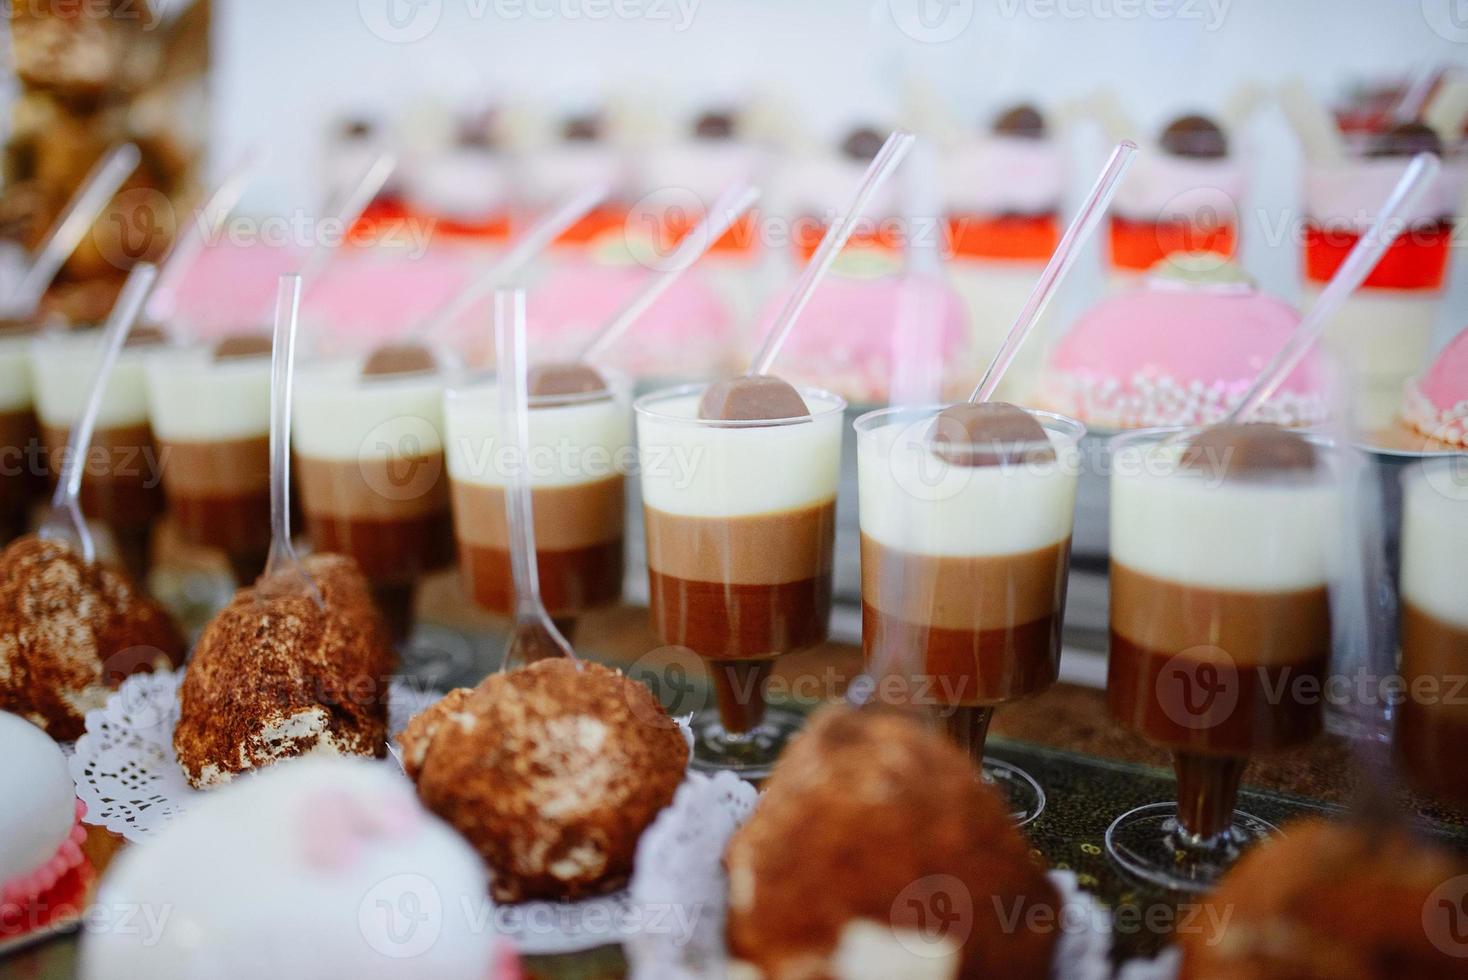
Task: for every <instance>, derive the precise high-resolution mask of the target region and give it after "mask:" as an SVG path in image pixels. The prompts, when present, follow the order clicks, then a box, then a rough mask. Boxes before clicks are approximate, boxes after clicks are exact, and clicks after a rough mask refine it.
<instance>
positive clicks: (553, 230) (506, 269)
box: [413, 184, 612, 340]
mask: <svg viewBox="0 0 1468 980" xmlns="http://www.w3.org/2000/svg"><path fill="white" fill-rule="evenodd" d="M611 192H612V188H611V185H610V184H593V185H592V186H591V187H587V188H584V189H583V190H580V191H578V192H576V193H575V194H573V195H571V196H570V197H568V198H567V199H566V200H565V201H563V202H562V203H561V205H560V206H559V207H557V208H556V209H555V210H553V211H551V212H549V213H547V214H546V215H544V216H543V217H542V218H541V219H540V220H539V221H537V222H536V223H535V224H534V225H533V226H531V228H530V230H528V231H527V232H525V234H524V235H522V236H520V239H519V241H517V242H515V244H514V245H512V246H511V247H510V250H509V251H508V252H506V253H505V254H504V255H503V256H501V257H500V259H499V261H497V262H495V264H494V267H493V268H491V269H490V270H489V271H488V272H487V273H485V274H484V275H482V276H480V277H479V278H478V279H476V280H475V281H474V282H472V283H470V284H469V287H468V288H467V289H465V290H463V291H462V292H460V293H459V294H458V295H456V296H454V298H453V299H451V300H449V301H448V302H447V303H445V304H444V305H443V306H442V307H440V308H439V309H438V311H437V312H435V313H434V314H433V315H432V316H430V317H429V318H428V319H427V320H425V321H424V322H423V325H422V326H421V327H419V328H417V329H415V330H414V331H413V335H414V336H418V337H421V338H423V339H425V340H431V339H433V338H435V337H437V336H438V335H439V334H441V333H442V332H443V331H444V330H446V329H447V328H448V327H449V326H450V325H451V324H453V323H454V322H455V321H457V320H458V319H459V318H460V317H461V316H463V315H464V314H465V313H467V312H468V311H469V310H470V309H472V308H473V307H474V304H475V303H478V302H479V301H480V300H482V299H483V298H484V297H486V296H488V295H489V294H490V293H492V292H494V290H495V289H497V288H499V287H500V286H502V285H504V284H505V283H506V282H508V281H510V279H512V278H513V277H515V276H517V275H519V273H520V272H521V271H522V270H523V269H524V268H525V266H526V265H528V264H529V263H530V261H531V260H532V259H534V258H535V257H536V256H537V255H539V254H540V253H541V252H543V251H545V250H546V249H547V248H549V247H550V246H551V245H552V243H554V242H555V240H556V239H558V238H560V237H561V235H563V234H564V233H565V232H566V230H567V229H569V228H570V227H571V226H572V225H574V224H576V222H578V221H580V220H581V219H582V218H584V217H586V215H587V214H589V213H590V212H591V210H592V208H595V207H596V206H597V205H598V204H600V203H601V202H602V201H605V200H606V199H607V195H608V194H610V193H611Z"/></svg>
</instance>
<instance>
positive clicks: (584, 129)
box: [561, 113, 604, 143]
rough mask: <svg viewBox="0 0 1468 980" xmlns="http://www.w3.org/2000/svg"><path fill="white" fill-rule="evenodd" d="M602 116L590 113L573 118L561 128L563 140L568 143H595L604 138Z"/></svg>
mask: <svg viewBox="0 0 1468 980" xmlns="http://www.w3.org/2000/svg"><path fill="white" fill-rule="evenodd" d="M603 128H604V126H603V123H602V118H601V116H599V115H597V114H595V113H589V114H587V115H583V116H572V117H571V118H569V119H567V120H566V122H565V124H564V125H562V127H561V138H562V139H564V140H565V141H566V142H568V143H595V142H597V141H598V140H600V139H601V138H602V136H603V133H602V130H603Z"/></svg>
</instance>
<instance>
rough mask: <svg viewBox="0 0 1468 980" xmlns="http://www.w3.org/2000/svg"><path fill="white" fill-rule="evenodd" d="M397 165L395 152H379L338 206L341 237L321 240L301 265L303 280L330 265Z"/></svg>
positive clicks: (337, 218)
mask: <svg viewBox="0 0 1468 980" xmlns="http://www.w3.org/2000/svg"><path fill="white" fill-rule="evenodd" d="M397 166H398V158H397V157H396V156H394V155H393V154H391V153H382V154H379V155H378V156H377V157H376V158H375V159H374V160H373V161H372V163H370V164H369V165H368V166H367V169H366V170H365V171H364V172H363V173H362V178H361V179H360V180H358V181H357V184H356V186H355V187H353V188H352V190H351V192H350V193H349V194H348V195H347V196H346V198H345V200H343V202H342V206H341V207H340V208H339V209H338V210H337V213H336V220H337V223H338V224H339V225H341V237H340V238H338V239H336V240H335V241H334V242H333V243H331V244H329V245H328V244H327V243H326V242H325V241H321V242H318V243H317V244H316V247H315V248H314V249H313V250H312V251H311V254H310V256H308V257H307V259H306V262H305V264H304V265H303V266H301V281H302V283H304V284H305V286H309V285H310V284H311V283H313V282H315V280H316V277H317V276H319V275H321V270H323V269H325V268H326V264H327V263H328V262H330V261H331V258H332V256H333V255H335V254H336V252H337V249H338V248H340V247H341V246H343V245H345V244H346V243H347V239H348V238H350V237H351V234H352V228H353V227H354V226H355V225H356V224H357V220H358V219H359V218H361V217H362V214H363V212H365V211H366V210H367V206H368V205H369V204H371V203H372V202H373V201H374V200H376V199H377V195H378V193H379V192H380V191H381V190H382V188H383V187H384V186H385V185H386V184H387V181H388V178H389V177H391V176H392V174H393V171H394V170H396V169H397ZM303 288H304V287H303Z"/></svg>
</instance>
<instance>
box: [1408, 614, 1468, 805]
mask: <svg viewBox="0 0 1468 980" xmlns="http://www.w3.org/2000/svg"><path fill="white" fill-rule="evenodd" d="M1402 678H1403V680H1404V681H1405V682H1406V688H1405V691H1406V700H1405V701H1404V702H1403V704H1402V710H1401V715H1400V720H1399V721H1398V724H1397V754H1398V756H1399V757H1400V758H1401V760H1402V763H1403V764H1404V765H1405V766H1406V769H1407V771H1408V773H1409V774H1410V775H1411V777H1412V780H1413V782H1414V783H1415V784H1416V785H1417V786H1418V788H1420V789H1422V790H1423V791H1425V792H1427V793H1430V794H1432V795H1434V796H1436V797H1439V798H1441V799H1445V800H1450V801H1454V802H1458V803H1468V767H1465V766H1464V764H1463V756H1462V751H1463V746H1464V745H1465V744H1468V628H1465V627H1463V626H1460V625H1457V624H1455V623H1450V622H1447V621H1446V620H1443V619H1439V618H1438V617H1436V616H1433V615H1431V614H1430V613H1427V612H1424V611H1423V610H1422V609H1420V608H1419V607H1418V606H1417V605H1416V604H1414V603H1413V602H1411V601H1410V600H1408V601H1405V602H1403V603H1402Z"/></svg>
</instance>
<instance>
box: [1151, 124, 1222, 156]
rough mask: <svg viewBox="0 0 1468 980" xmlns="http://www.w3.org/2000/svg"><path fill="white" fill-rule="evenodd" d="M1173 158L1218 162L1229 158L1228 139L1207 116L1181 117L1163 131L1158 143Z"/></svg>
mask: <svg viewBox="0 0 1468 980" xmlns="http://www.w3.org/2000/svg"><path fill="white" fill-rule="evenodd" d="M1158 142H1159V143H1160V144H1161V145H1162V149H1163V150H1165V151H1166V152H1168V153H1171V154H1172V155H1173V156H1178V157H1192V158H1193V159H1195V160H1218V159H1221V158H1223V157H1226V156H1228V137H1226V136H1225V135H1224V134H1223V130H1222V129H1221V128H1220V127H1219V125H1218V124H1217V123H1216V122H1214V121H1213V120H1212V119H1209V118H1208V117H1207V116H1200V115H1190V116H1181V117H1179V118H1177V119H1175V120H1173V121H1172V122H1171V123H1170V124H1169V125H1168V127H1167V128H1166V129H1164V130H1163V131H1162V137H1161V139H1160V140H1159V141H1158Z"/></svg>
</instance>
